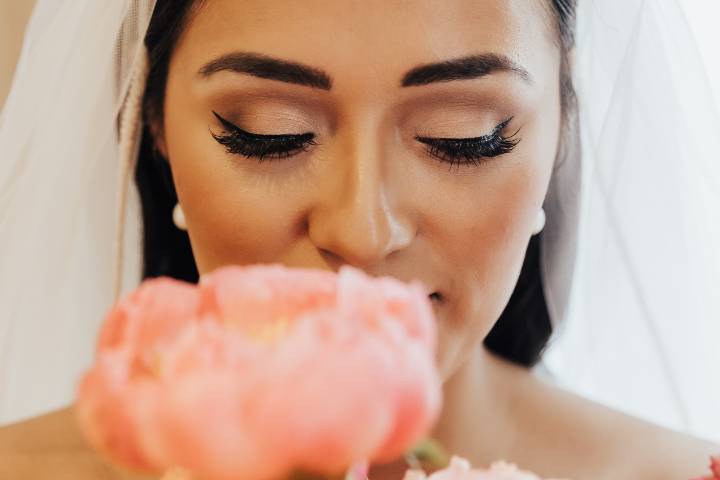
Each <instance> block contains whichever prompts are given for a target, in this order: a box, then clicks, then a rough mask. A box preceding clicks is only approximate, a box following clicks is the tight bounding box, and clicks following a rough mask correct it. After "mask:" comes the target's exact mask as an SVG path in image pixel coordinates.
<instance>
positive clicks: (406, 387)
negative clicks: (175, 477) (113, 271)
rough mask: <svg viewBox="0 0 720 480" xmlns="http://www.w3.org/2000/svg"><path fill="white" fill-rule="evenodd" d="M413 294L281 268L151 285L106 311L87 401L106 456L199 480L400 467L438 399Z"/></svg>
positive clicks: (83, 420) (426, 315) (424, 309)
mask: <svg viewBox="0 0 720 480" xmlns="http://www.w3.org/2000/svg"><path fill="white" fill-rule="evenodd" d="M435 328H436V326H435V320H434V318H433V312H432V307H431V305H430V303H429V300H428V299H427V296H426V294H425V292H423V290H422V288H421V287H420V285H419V284H417V283H413V284H410V285H406V284H403V283H401V282H399V281H397V280H393V279H391V278H371V277H368V276H366V275H365V274H364V273H362V272H361V271H359V270H356V269H354V268H352V267H349V266H345V267H342V268H341V269H340V271H339V273H338V274H337V275H336V274H334V273H331V272H322V271H317V270H303V269H289V268H285V267H282V266H280V265H256V266H250V267H224V268H221V269H219V270H216V271H215V272H213V273H211V274H208V275H207V276H205V277H203V279H202V280H201V282H200V284H199V285H198V286H193V285H190V284H186V283H183V282H178V281H175V280H171V279H166V278H161V279H155V280H148V281H146V282H144V283H143V284H142V285H141V286H140V287H139V288H138V289H137V290H136V291H135V292H134V293H133V294H131V295H130V296H128V297H127V298H125V299H124V300H122V301H120V302H119V303H118V305H116V306H115V307H114V308H113V310H112V311H111V312H110V313H109V314H108V316H107V318H106V321H105V324H104V326H103V328H102V331H101V333H100V336H99V339H98V348H97V354H96V361H95V364H94V366H93V367H92V368H91V369H90V371H89V372H88V373H87V374H86V375H85V376H84V378H83V380H82V382H81V384H80V387H79V390H78V400H77V411H78V418H79V422H80V425H81V427H82V429H83V431H84V432H85V434H86V435H87V437H88V439H89V440H90V442H91V443H92V445H94V446H95V447H96V448H97V449H99V450H100V451H102V452H104V453H105V454H107V455H108V456H110V457H111V458H113V459H114V460H116V461H118V462H120V463H123V464H125V465H127V466H128V467H131V468H133V469H136V470H143V471H148V472H160V471H163V470H165V469H167V468H169V467H173V466H177V467H182V468H185V469H187V470H189V471H192V472H194V473H195V474H196V475H197V476H198V477H199V478H202V479H203V480H225V479H228V480H230V479H237V478H252V479H257V480H262V479H271V478H277V477H281V476H284V475H287V474H288V473H289V472H291V471H292V470H296V469H299V470H306V471H311V472H317V473H324V474H335V473H340V472H342V471H344V469H347V468H348V467H349V466H350V465H351V464H354V463H356V462H357V461H361V460H368V461H387V460H390V459H393V458H396V457H398V456H400V455H402V453H403V452H404V451H405V450H406V449H408V448H409V447H411V446H412V444H414V443H415V442H416V441H417V440H419V439H420V438H421V437H422V436H423V435H424V434H426V433H427V431H428V429H429V428H430V427H431V426H432V424H433V422H434V421H435V419H436V417H437V414H438V412H439V408H440V403H441V386H440V379H439V377H438V374H437V371H436V369H435V365H434V352H435V341H436V331H435Z"/></svg>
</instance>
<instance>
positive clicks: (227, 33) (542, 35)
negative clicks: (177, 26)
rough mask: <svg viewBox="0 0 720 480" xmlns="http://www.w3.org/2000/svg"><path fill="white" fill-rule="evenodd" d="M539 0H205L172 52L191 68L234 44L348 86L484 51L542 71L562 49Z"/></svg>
mask: <svg viewBox="0 0 720 480" xmlns="http://www.w3.org/2000/svg"><path fill="white" fill-rule="evenodd" d="M542 2H543V0H442V1H438V0H303V1H302V2H298V1H293V0H243V1H238V0H204V1H202V2H201V5H200V8H199V9H197V10H196V11H195V12H194V14H193V15H192V16H191V18H190V19H189V22H188V25H187V27H186V29H185V32H184V33H183V35H182V37H181V39H180V41H179V44H178V46H177V50H176V53H179V54H180V55H181V56H182V57H183V58H184V61H183V64H184V65H185V67H186V68H188V69H192V68H199V67H200V66H201V65H202V64H203V63H204V62H206V61H207V60H209V59H210V58H212V57H215V56H218V55H222V54H227V53H228V52H232V51H250V52H257V53H262V54H265V55H270V56H274V57H278V58H284V59H287V60H291V61H295V62H300V63H303V64H307V65H314V66H317V67H319V68H322V69H323V70H324V71H326V72H327V73H328V74H329V75H330V76H331V77H332V79H333V84H334V85H337V86H338V87H342V86H343V85H345V86H346V87H348V88H351V87H352V88H355V87H359V86H363V85H365V86H370V85H371V84H372V85H375V86H377V84H380V83H383V82H385V83H387V85H388V86H392V87H396V86H397V85H398V84H399V81H400V78H401V77H402V75H403V73H405V72H406V71H407V70H408V69H409V68H412V67H413V66H417V65H419V64H423V63H429V62H434V61H443V60H448V59H452V58H458V57H463V56H467V55H472V54H479V53H496V54H502V55H505V56H507V57H509V58H510V59H512V60H513V61H515V62H516V63H518V64H520V65H522V66H523V67H524V68H525V69H526V70H528V71H529V72H530V74H531V75H532V76H533V77H540V79H542V76H543V74H544V72H545V73H547V71H548V67H553V66H555V65H556V64H557V63H558V58H559V53H558V52H557V47H556V42H555V41H554V35H555V33H554V29H553V28H552V26H551V21H552V19H551V18H550V17H549V15H548V12H547V11H546V9H545V8H544V6H543V3H542ZM549 70H550V72H552V70H553V69H552V68H549ZM188 73H190V72H189V71H188Z"/></svg>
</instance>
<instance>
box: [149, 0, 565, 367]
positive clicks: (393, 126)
mask: <svg viewBox="0 0 720 480" xmlns="http://www.w3.org/2000/svg"><path fill="white" fill-rule="evenodd" d="M375 3H376V4H374V3H372V2H371V4H368V3H367V2H322V1H318V2H310V3H308V2H284V1H270V2H254V3H252V7H249V6H248V4H246V3H245V2H233V1H222V0H217V1H210V2H207V4H206V5H205V6H204V7H203V8H201V9H200V10H199V11H198V12H197V13H196V14H195V16H194V18H193V20H192V21H191V22H190V24H189V25H188V27H187V29H186V31H185V32H184V35H183V36H182V38H181V39H180V41H179V43H178V45H177V49H176V51H175V53H174V55H173V57H172V60H171V63H170V71H169V74H168V83H167V91H166V98H165V112H164V125H162V126H156V132H157V138H158V147H159V149H160V150H161V151H162V152H163V153H164V154H165V156H166V158H168V159H169V161H170V165H171V169H172V173H173V178H174V181H175V186H176V190H177V194H178V198H179V203H180V204H181V206H182V209H183V211H184V213H185V217H186V221H187V225H188V234H189V236H190V241H191V244H192V248H193V254H194V256H195V260H196V263H197V266H198V270H199V271H200V273H201V274H202V273H203V272H208V271H211V270H213V269H215V268H217V267H219V266H221V265H226V264H230V263H234V264H248V263H255V262H279V263H282V264H285V265H288V266H293V267H314V268H320V269H332V270H336V269H337V268H339V266H340V265H341V264H345V263H347V264H351V265H354V266H356V267H358V268H362V269H363V270H365V271H366V272H368V273H370V274H372V275H391V276H394V277H397V278H400V279H402V280H410V279H413V278H416V279H419V280H421V281H422V282H423V283H425V284H426V285H427V286H428V287H429V289H430V290H431V291H439V292H441V293H442V295H443V298H444V301H442V302H440V303H438V304H437V307H436V309H437V313H438V318H439V321H440V322H439V324H440V329H441V339H442V341H441V342H440V355H439V358H440V364H441V368H442V371H443V373H444V375H445V377H449V376H450V375H451V374H452V373H453V372H454V371H455V370H456V369H457V368H458V367H459V366H460V365H461V364H463V363H464V362H465V361H466V360H467V358H468V355H469V354H470V352H471V351H472V350H473V349H474V348H475V346H476V345H477V344H478V342H480V341H481V340H482V338H484V337H485V336H486V335H487V333H488V332H489V331H490V329H491V328H492V326H493V324H494V322H495V321H496V319H497V318H498V317H499V315H500V313H501V312H502V310H503V308H504V306H505V305H506V303H507V301H508V300H509V298H510V295H511V293H512V291H513V288H514V286H515V283H516V281H517V277H518V275H519V272H520V268H521V266H522V262H523V258H524V254H525V250H526V248H527V244H528V241H529V240H530V236H531V231H532V228H533V226H534V224H535V221H536V218H537V216H538V212H539V210H540V208H541V206H542V202H543V200H544V198H545V194H546V192H547V188H548V183H549V180H550V173H551V169H552V166H553V162H554V160H555V154H556V150H557V143H558V135H559V130H560V96H559V64H560V56H559V52H558V49H557V48H556V47H555V44H554V41H555V33H554V31H553V30H552V29H551V28H550V27H549V24H548V22H547V21H546V19H547V17H546V13H545V11H544V10H543V8H542V6H541V4H540V3H539V2H537V1H535V0H524V1H513V2H507V1H502V2H500V1H483V2H477V1H459V2H451V3H449V4H448V5H447V6H446V7H445V8H442V9H438V8H437V4H436V3H434V2H428V1H417V2H413V8H411V9H410V8H408V7H407V5H406V4H405V3H404V2H375ZM268 18H272V19H273V28H272V29H269V28H268V21H267V19H268ZM277 32H283V35H278V34H277ZM329 38H332V39H333V41H332V47H331V48H330V47H329V45H328V40H327V39H329ZM233 50H242V51H250V52H259V53H263V54H266V55H271V56H273V57H278V58H281V59H287V60H291V61H295V62H300V63H303V64H306V65H310V66H315V67H317V68H321V69H323V70H324V71H326V72H327V73H328V74H329V75H330V76H331V77H332V79H333V85H332V90H331V91H320V90H316V89H311V88H309V87H307V86H297V85H289V84H286V83H282V82H279V81H275V80H268V79H261V78H256V77H253V76H250V75H243V74H238V73H233V72H227V71H224V72H218V73H216V74H214V75H212V76H210V77H209V78H203V77H202V76H200V75H198V70H199V69H200V68H201V67H202V66H203V65H204V64H205V63H206V62H208V61H210V60H212V59H214V58H216V57H218V56H221V55H223V54H225V53H228V52H230V51H233ZM349 52H352V54H348V53H349ZM538 52H541V54H538ZM477 53H498V54H503V55H507V56H508V57H510V58H511V59H513V60H514V61H515V62H516V63H518V64H520V65H522V66H523V67H524V68H525V69H526V70H528V72H530V75H531V76H532V81H531V82H528V81H525V80H524V79H523V78H522V77H521V76H520V75H517V74H514V73H509V72H507V73H506V72H503V73H494V74H492V75H489V76H487V77H484V78H480V79H474V80H462V81H453V82H444V83H440V84H434V85H428V86H415V87H409V88H408V87H406V88H402V87H401V86H400V83H401V79H402V77H403V75H404V74H405V72H407V71H409V70H410V69H412V68H413V67H416V66H418V65H422V64H426V63H431V62H438V61H442V60H449V59H453V58H456V57H464V56H466V55H471V54H477ZM213 111H215V112H217V113H219V114H220V115H221V116H223V117H224V118H226V119H228V120H230V121H232V122H233V123H234V124H236V125H238V126H240V127H241V128H243V129H244V130H248V131H250V132H253V133H261V134H282V133H291V134H292V133H295V134H297V133H304V132H313V133H315V134H316V135H317V141H318V143H319V145H317V146H314V147H312V148H311V149H309V150H308V151H307V152H304V153H301V154H300V155H297V156H294V157H291V158H287V159H281V160H276V161H274V162H265V163H262V164H260V163H258V162H257V160H256V159H252V158H250V159H248V158H245V157H243V156H238V155H232V154H228V153H227V152H226V151H225V149H224V147H222V146H221V145H219V144H218V143H217V142H216V141H215V139H214V138H213V137H212V136H211V135H210V131H213V132H215V133H221V132H222V131H223V128H222V125H221V124H220V122H219V121H218V120H217V119H216V118H215V117H214V115H213V113H212V112H213ZM509 117H513V120H512V122H511V125H510V126H509V127H508V129H507V130H508V132H509V133H510V134H512V133H513V132H515V131H517V130H519V132H518V135H517V137H519V138H520V143H519V144H518V146H517V147H516V148H515V150H514V151H513V152H511V153H509V154H506V155H503V156H500V157H495V158H492V159H487V161H485V162H484V163H483V164H481V165H478V166H474V165H469V166H462V167H460V168H456V167H453V168H452V169H451V168H450V166H449V164H447V163H443V162H442V161H441V160H439V159H437V158H434V157H431V156H429V155H428V154H427V152H426V148H425V146H424V145H423V144H421V143H420V142H418V141H416V140H415V139H414V137H415V136H416V135H422V136H425V137H452V138H469V137H478V136H481V135H485V134H488V133H490V132H491V131H492V129H493V128H494V127H495V126H497V125H498V124H499V123H501V122H502V121H504V120H506V119H508V118H509Z"/></svg>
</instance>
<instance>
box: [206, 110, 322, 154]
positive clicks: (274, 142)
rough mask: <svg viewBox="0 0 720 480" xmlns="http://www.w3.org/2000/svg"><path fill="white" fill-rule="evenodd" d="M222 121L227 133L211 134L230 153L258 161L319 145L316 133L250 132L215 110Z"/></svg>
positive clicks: (295, 152) (216, 115)
mask: <svg viewBox="0 0 720 480" xmlns="http://www.w3.org/2000/svg"><path fill="white" fill-rule="evenodd" d="M213 114H214V115H215V117H217V119H218V120H219V121H220V123H221V124H222V126H223V128H224V129H225V133H221V134H215V133H213V132H212V131H211V132H210V134H211V135H212V136H213V138H214V139H215V140H216V141H217V142H218V143H219V144H220V145H222V146H224V147H225V149H226V150H227V152H228V153H232V154H235V155H243V156H245V157H247V158H251V157H255V158H257V160H258V162H263V161H267V160H266V159H269V158H275V159H282V158H287V157H291V156H293V155H296V154H297V153H299V152H300V151H306V150H307V149H308V148H309V147H310V145H317V142H315V134H314V133H301V134H298V135H261V134H258V133H250V132H246V131H245V130H243V129H241V128H240V127H238V126H237V125H234V124H232V123H230V122H229V121H227V120H225V119H224V118H223V117H221V116H220V115H218V114H217V113H216V112H213Z"/></svg>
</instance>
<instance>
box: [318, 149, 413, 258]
mask: <svg viewBox="0 0 720 480" xmlns="http://www.w3.org/2000/svg"><path fill="white" fill-rule="evenodd" d="M366 140H367V139H366ZM374 144H375V145H376V143H375V142H371V141H365V142H358V143H356V144H355V146H354V147H351V148H346V149H345V151H344V152H343V153H341V154H340V155H339V156H338V157H336V158H333V159H331V160H330V162H331V163H332V168H331V171H332V173H331V174H329V178H327V181H325V182H323V185H324V186H323V187H322V190H323V191H321V192H318V198H319V201H318V202H317V204H316V207H315V208H313V209H312V210H311V212H310V213H309V215H308V234H309V236H310V240H311V241H312V242H313V244H314V245H315V246H316V247H317V248H318V249H319V250H320V251H321V252H322V253H323V255H325V256H328V255H330V256H331V257H337V258H333V260H334V261H336V262H337V261H342V262H343V263H349V264H351V265H353V266H356V267H358V268H365V269H368V268H371V267H372V266H373V265H377V264H378V263H379V262H380V261H381V260H383V259H384V258H385V257H387V256H388V255H390V254H391V253H393V252H396V251H399V250H402V249H403V248H405V247H406V246H408V245H409V244H410V243H411V242H412V240H413V238H414V235H415V228H414V225H413V224H412V222H411V221H410V219H409V217H408V216H407V215H404V214H403V213H402V208H401V205H400V203H401V200H402V199H400V198H397V197H398V195H393V194H397V190H395V191H394V190H393V189H392V185H391V183H392V182H391V181H390V180H389V179H388V178H387V175H386V174H384V170H388V169H384V168H383V166H384V165H383V161H384V160H383V158H382V154H380V153H378V152H377V149H376V148H375V147H373V145H374ZM399 181H402V179H399Z"/></svg>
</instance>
